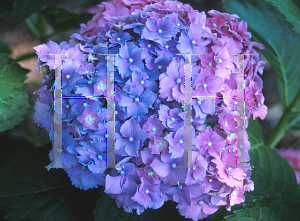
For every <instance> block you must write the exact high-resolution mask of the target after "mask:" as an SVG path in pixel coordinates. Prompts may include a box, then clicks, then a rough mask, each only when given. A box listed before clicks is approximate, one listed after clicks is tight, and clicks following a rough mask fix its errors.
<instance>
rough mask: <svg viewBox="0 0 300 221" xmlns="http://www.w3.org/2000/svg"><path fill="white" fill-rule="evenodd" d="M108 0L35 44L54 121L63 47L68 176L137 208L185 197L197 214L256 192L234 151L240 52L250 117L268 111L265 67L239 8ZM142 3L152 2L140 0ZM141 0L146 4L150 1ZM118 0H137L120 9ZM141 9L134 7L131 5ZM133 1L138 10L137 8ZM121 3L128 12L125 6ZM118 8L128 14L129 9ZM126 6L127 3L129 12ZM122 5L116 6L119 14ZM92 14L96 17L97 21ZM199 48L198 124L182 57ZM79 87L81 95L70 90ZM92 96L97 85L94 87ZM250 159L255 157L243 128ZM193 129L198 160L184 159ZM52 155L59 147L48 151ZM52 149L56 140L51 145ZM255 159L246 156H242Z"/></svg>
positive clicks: (189, 213)
mask: <svg viewBox="0 0 300 221" xmlns="http://www.w3.org/2000/svg"><path fill="white" fill-rule="evenodd" d="M134 2H135V5H131V1H129V0H124V1H123V2H121V1H119V0H116V1H113V2H110V3H107V2H106V3H102V5H101V7H99V13H98V12H97V14H96V15H95V17H94V18H93V20H92V21H91V22H89V23H88V25H82V29H81V32H80V34H79V33H76V34H74V35H72V37H71V40H70V42H69V43H67V42H62V43H60V44H59V45H58V44H56V43H54V42H52V41H50V42H48V43H47V44H42V45H39V46H37V47H35V50H36V51H37V54H38V56H39V60H38V66H37V69H39V70H42V71H43V72H44V73H45V77H44V79H43V87H42V88H41V89H40V90H39V91H37V94H39V98H38V100H37V101H36V104H35V110H36V113H35V114H34V120H35V121H36V123H37V124H38V125H40V126H42V127H44V128H45V129H46V130H47V131H49V134H50V139H51V140H54V136H55V134H56V133H54V131H53V93H54V78H55V75H54V56H53V55H49V53H60V54H61V58H62V94H63V96H64V97H69V98H64V99H63V102H62V106H63V107H62V115H61V116H62V127H63V134H62V137H63V139H62V146H63V150H62V164H63V166H70V168H64V170H65V171H66V172H67V173H68V175H69V177H70V179H71V180H72V182H73V184H74V185H75V186H76V187H78V188H80V189H84V190H87V189H89V188H93V187H97V186H98V185H104V186H105V192H106V193H107V194H109V195H110V196H111V197H112V198H114V199H115V200H116V203H117V205H118V206H119V207H121V206H122V207H123V208H124V209H125V211H127V212H132V210H133V209H135V210H136V211H137V213H138V214H141V213H142V212H143V211H144V209H147V208H152V209H157V208H160V207H161V206H162V205H163V204H164V202H165V201H168V200H173V201H175V202H177V203H178V206H177V209H178V210H179V213H180V214H181V215H183V216H185V217H186V218H191V219H193V220H200V219H203V218H205V217H207V216H208V215H209V214H213V213H215V212H216V211H217V210H218V208H219V207H220V206H224V205H226V208H227V210H230V208H231V206H233V205H235V204H238V203H241V202H244V200H245V197H244V192H245V191H253V189H254V184H253V182H252V181H251V180H250V175H251V171H250V169H249V168H236V167H235V168H234V167H232V166H233V165H234V164H235V162H236V153H237V152H236V150H235V145H236V125H237V120H238V118H237V101H236V100H235V99H228V98H225V97H232V96H236V94H237V74H236V73H237V58H236V55H233V54H247V55H245V76H244V79H245V92H246V96H245V99H246V101H245V103H246V105H245V108H246V112H245V120H246V126H247V121H248V119H249V118H250V117H251V115H252V114H253V117H254V118H257V117H260V118H261V119H264V118H265V116H266V114H267V108H266V106H265V105H264V104H263V103H264V97H263V95H262V80H261V78H260V77H259V76H258V75H257V73H260V74H262V71H263V66H264V63H265V62H264V61H259V56H258V53H257V52H256V51H255V48H259V49H263V46H262V45H261V44H258V43H256V42H251V41H250V38H251V35H250V33H249V32H247V24H246V23H245V22H243V21H242V22H238V20H237V18H238V16H237V15H229V14H227V13H220V12H217V11H214V10H211V11H209V12H208V14H209V15H210V16H211V17H209V18H207V16H206V14H205V13H204V12H202V13H199V12H198V11H194V10H193V9H192V8H191V6H190V5H188V4H182V3H180V2H177V1H160V2H161V3H155V4H151V5H146V4H147V3H151V2H152V1H151V2H148V1H145V0H144V1H134ZM145 5H146V6H145ZM142 6H145V7H144V8H143V7H142ZM118 7H121V8H122V7H124V8H126V9H128V7H131V10H129V9H128V10H127V11H126V10H125V11H122V9H120V8H118ZM133 9H134V10H133ZM135 9H136V10H135ZM120 13H121V14H120ZM122 13H125V15H124V14H122ZM129 13H131V14H129ZM113 16H116V17H113ZM96 21H97V22H96ZM186 53H193V54H197V55H193V56H192V96H210V97H218V99H210V98H209V97H207V98H205V97H204V98H203V97H202V98H197V99H195V98H193V99H192V112H191V116H192V121H191V124H192V134H190V135H188V136H187V137H186V136H184V129H185V124H184V122H185V112H184V109H183V107H184V97H185V60H184V56H182V55H177V54H186ZM106 54H118V55H116V56H115V67H114V74H115V143H114V144H115V154H116V157H115V160H116V168H104V167H105V166H106V165H107V157H108V156H107V151H108V150H107V137H108V136H107V135H108V134H107V130H106V128H107V112H108V111H107V104H106V102H105V99H98V98H99V96H100V97H101V98H104V97H105V96H107V94H106V91H107V85H106V82H107V66H106V65H107V59H109V58H108V56H106ZM74 96H76V97H78V96H79V97H81V98H74ZM87 96H92V97H88V98H87ZM244 137H245V146H244V147H245V160H246V162H248V161H249V154H248V150H249V149H250V143H249V142H248V136H247V132H246V130H245V134H244ZM185 139H186V140H187V139H190V140H192V147H191V156H192V157H191V162H190V166H189V167H185V166H184V154H185V150H184V140H185ZM51 154H52V157H51ZM49 156H50V160H53V150H52V152H50V155H49ZM247 165H249V164H247Z"/></svg>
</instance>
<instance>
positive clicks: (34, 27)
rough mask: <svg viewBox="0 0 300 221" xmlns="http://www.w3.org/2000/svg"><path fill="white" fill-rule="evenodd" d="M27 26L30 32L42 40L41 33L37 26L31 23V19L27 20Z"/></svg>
mask: <svg viewBox="0 0 300 221" xmlns="http://www.w3.org/2000/svg"><path fill="white" fill-rule="evenodd" d="M25 23H26V25H27V26H28V28H29V29H30V31H31V32H32V34H33V35H34V36H35V37H36V38H37V39H39V40H40V38H41V35H40V31H39V30H38V29H37V27H36V26H35V24H34V23H33V22H32V21H31V19H30V18H27V19H26V20H25Z"/></svg>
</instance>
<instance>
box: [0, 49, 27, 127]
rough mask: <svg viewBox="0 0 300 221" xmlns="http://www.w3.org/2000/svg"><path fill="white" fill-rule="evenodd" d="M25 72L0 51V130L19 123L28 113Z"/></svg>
mask: <svg viewBox="0 0 300 221" xmlns="http://www.w3.org/2000/svg"><path fill="white" fill-rule="evenodd" d="M27 73H28V70H26V69H23V68H21V67H20V65H18V64H17V63H16V62H15V61H14V60H12V59H10V58H9V57H8V56H7V54H4V53H0V132H1V131H4V130H9V129H11V128H13V127H14V126H15V125H17V124H19V123H20V122H21V121H22V120H23V116H24V115H25V114H27V113H28V109H29V107H30V105H29V101H28V99H29V97H28V94H26V93H25V90H26V88H27V84H24V80H25V79H26V74H27Z"/></svg>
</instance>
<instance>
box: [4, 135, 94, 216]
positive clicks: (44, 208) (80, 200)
mask: <svg viewBox="0 0 300 221" xmlns="http://www.w3.org/2000/svg"><path fill="white" fill-rule="evenodd" d="M0 140H1V147H0V151H1V154H0V156H1V158H2V153H3V152H4V154H5V157H6V158H8V159H9V160H8V161H7V162H6V164H5V165H4V167H2V168H0V210H3V211H6V212H7V213H8V214H7V216H6V218H7V219H8V220H10V221H25V220H28V221H29V220H30V221H41V220H42V221H57V220H62V221H82V220H84V221H93V213H92V211H93V209H94V207H95V205H96V200H97V198H98V196H99V190H98V189H90V190H87V191H83V190H79V189H78V188H76V187H75V186H73V185H72V184H71V181H70V178H69V177H68V176H67V174H66V172H65V171H63V170H62V169H51V170H50V171H47V169H46V168H45V166H47V165H48V164H49V163H50V162H49V159H48V151H49V149H50V148H49V147H48V148H40V149H39V151H37V150H34V149H33V147H32V145H31V146H30V144H27V142H26V140H23V139H17V140H18V142H15V141H16V138H13V139H11V138H9V139H8V138H7V136H6V135H4V136H2V137H0ZM12 143H13V144H16V143H17V144H19V145H17V144H16V145H14V146H12V145H11V144H12Z"/></svg>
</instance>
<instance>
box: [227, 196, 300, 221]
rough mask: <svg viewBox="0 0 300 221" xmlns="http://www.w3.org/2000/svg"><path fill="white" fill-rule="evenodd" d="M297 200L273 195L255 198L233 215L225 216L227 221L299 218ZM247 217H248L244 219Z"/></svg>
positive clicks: (271, 220) (267, 220) (266, 220)
mask: <svg viewBox="0 0 300 221" xmlns="http://www.w3.org/2000/svg"><path fill="white" fill-rule="evenodd" d="M299 206H300V203H299V201H296V200H294V199H291V198H288V197H284V196H280V195H275V196H273V197H263V198H262V199H258V200H255V203H254V204H253V205H245V209H243V210H236V211H234V212H233V213H234V215H230V216H227V217H225V219H226V220H228V221H241V220H261V221H276V220H278V221H284V220H286V221H289V220H299V217H300V212H299ZM246 218H248V219H246Z"/></svg>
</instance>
